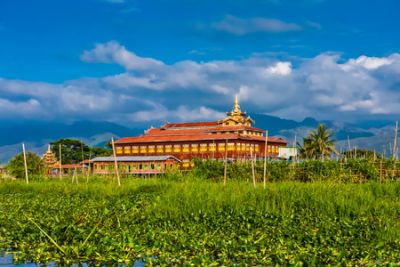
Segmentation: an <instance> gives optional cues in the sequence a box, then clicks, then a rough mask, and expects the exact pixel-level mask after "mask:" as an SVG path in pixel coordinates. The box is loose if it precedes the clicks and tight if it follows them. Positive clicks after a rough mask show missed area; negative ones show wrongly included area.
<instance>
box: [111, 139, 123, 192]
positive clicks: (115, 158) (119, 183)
mask: <svg viewBox="0 0 400 267" xmlns="http://www.w3.org/2000/svg"><path fill="white" fill-rule="evenodd" d="M111 144H112V149H113V155H114V169H115V174H116V175H117V181H118V186H121V181H120V179H119V172H118V164H117V154H116V153H115V145H114V137H111Z"/></svg>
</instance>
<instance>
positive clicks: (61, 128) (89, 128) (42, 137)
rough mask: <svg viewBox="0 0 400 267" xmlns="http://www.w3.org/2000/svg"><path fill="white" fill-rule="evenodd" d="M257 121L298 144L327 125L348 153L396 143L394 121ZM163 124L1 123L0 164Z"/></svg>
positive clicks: (99, 143) (264, 117)
mask: <svg viewBox="0 0 400 267" xmlns="http://www.w3.org/2000/svg"><path fill="white" fill-rule="evenodd" d="M250 116H251V117H252V118H253V119H254V120H255V121H256V125H255V126H256V127H258V128H262V129H268V131H269V134H270V136H282V137H284V138H286V139H287V140H288V141H289V144H290V145H292V144H294V140H295V139H297V141H300V142H301V140H302V138H303V137H304V136H306V135H307V133H308V131H309V130H310V129H312V128H315V127H316V126H317V125H318V124H319V123H325V124H326V125H327V126H328V127H329V128H332V129H333V130H334V131H335V132H336V139H337V140H338V143H337V145H338V148H339V149H340V150H344V149H347V148H348V143H349V142H348V139H349V140H350V146H351V147H353V146H357V147H359V148H367V149H371V150H374V149H375V150H376V151H381V152H383V151H386V153H390V144H391V143H392V142H393V132H394V122H389V121H363V122H360V123H353V124H350V123H342V122H336V121H322V122H319V121H317V120H315V119H313V118H305V119H304V120H302V121H295V120H288V119H282V118H279V117H275V116H270V115H263V114H250ZM156 123H157V124H158V125H161V124H162V123H161V122H152V123H151V124H150V123H148V124H143V127H137V128H129V127H125V126H122V125H118V124H115V123H111V122H104V121H77V122H74V123H69V124H68V123H60V122H34V121H31V122H28V123H14V122H7V121H5V122H0V164H4V163H6V162H7V161H8V160H9V159H10V158H11V157H12V156H13V155H15V154H16V153H18V152H20V151H21V143H22V142H24V143H25V144H26V146H27V149H28V150H30V151H34V152H36V153H39V154H42V153H43V152H44V151H45V150H46V145H47V144H48V143H49V142H51V141H55V140H57V139H59V138H77V139H80V140H82V141H83V142H85V143H86V144H88V145H91V146H98V147H102V146H104V145H105V144H106V142H108V141H109V140H110V139H111V137H112V136H114V137H116V138H118V137H122V136H135V135H139V134H142V133H143V131H144V130H145V129H147V128H148V127H150V125H156Z"/></svg>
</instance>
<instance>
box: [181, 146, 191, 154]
mask: <svg viewBox="0 0 400 267" xmlns="http://www.w3.org/2000/svg"><path fill="white" fill-rule="evenodd" d="M182 152H184V153H189V152H190V150H189V145H187V144H185V145H183V146H182Z"/></svg>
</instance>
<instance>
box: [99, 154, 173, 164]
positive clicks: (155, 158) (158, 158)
mask: <svg viewBox="0 0 400 267" xmlns="http://www.w3.org/2000/svg"><path fill="white" fill-rule="evenodd" d="M168 159H174V160H176V161H179V162H180V160H179V159H178V158H176V157H174V156H171V155H165V156H122V157H120V156H118V157H117V161H118V162H132V161H133V162H135V161H138V162H139V161H164V160H168ZM104 161H114V157H97V158H94V159H92V162H104Z"/></svg>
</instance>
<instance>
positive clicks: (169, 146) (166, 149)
mask: <svg viewBox="0 0 400 267" xmlns="http://www.w3.org/2000/svg"><path fill="white" fill-rule="evenodd" d="M170 152H172V146H171V145H166V146H165V153H170Z"/></svg>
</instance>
